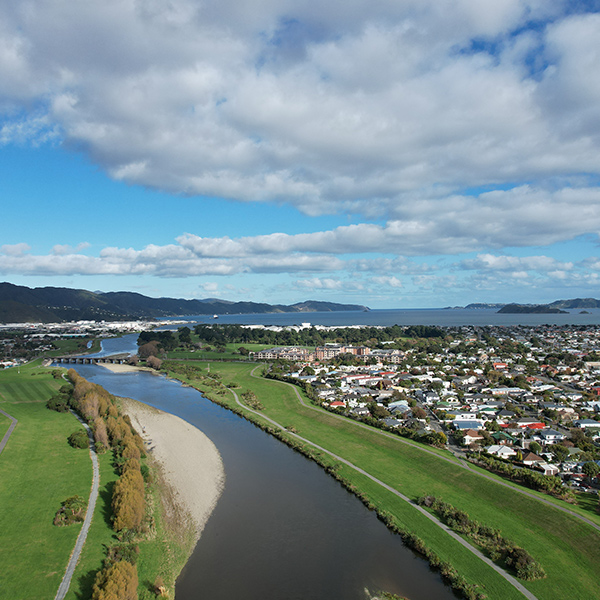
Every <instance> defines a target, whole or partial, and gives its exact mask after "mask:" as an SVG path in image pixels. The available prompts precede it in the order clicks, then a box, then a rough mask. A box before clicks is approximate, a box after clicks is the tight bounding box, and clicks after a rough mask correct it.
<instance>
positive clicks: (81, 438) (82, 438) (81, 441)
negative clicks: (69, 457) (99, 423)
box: [69, 429, 90, 448]
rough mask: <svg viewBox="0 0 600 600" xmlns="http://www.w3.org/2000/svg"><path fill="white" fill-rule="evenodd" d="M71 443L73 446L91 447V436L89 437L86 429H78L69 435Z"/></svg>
mask: <svg viewBox="0 0 600 600" xmlns="http://www.w3.org/2000/svg"><path fill="white" fill-rule="evenodd" d="M69 444H71V446H73V448H89V447H90V438H89V437H88V434H87V431H85V430H84V429H78V430H77V431H74V432H73V433H72V434H71V435H70V436H69Z"/></svg>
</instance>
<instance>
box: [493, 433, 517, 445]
mask: <svg viewBox="0 0 600 600" xmlns="http://www.w3.org/2000/svg"><path fill="white" fill-rule="evenodd" d="M492 438H494V441H495V442H496V444H499V445H500V446H512V445H513V444H514V443H515V442H516V440H515V438H514V437H513V436H512V435H510V434H509V433H507V432H506V431H495V432H494V433H492Z"/></svg>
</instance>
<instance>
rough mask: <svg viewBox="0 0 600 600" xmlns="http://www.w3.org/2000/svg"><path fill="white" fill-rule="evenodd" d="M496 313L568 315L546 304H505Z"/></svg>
mask: <svg viewBox="0 0 600 600" xmlns="http://www.w3.org/2000/svg"><path fill="white" fill-rule="evenodd" d="M498 312H499V313H506V314H542V315H549V314H562V315H565V314H568V313H567V312H566V311H564V310H561V309H560V308H556V307H553V306H550V305H548V304H507V305H506V306H503V307H502V308H501V309H500V310H499V311H498Z"/></svg>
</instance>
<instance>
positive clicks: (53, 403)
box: [46, 394, 69, 412]
mask: <svg viewBox="0 0 600 600" xmlns="http://www.w3.org/2000/svg"><path fill="white" fill-rule="evenodd" d="M46 407H47V408H49V409H50V410H55V411H56V412H69V397H68V396H66V395H64V394H55V395H54V396H52V398H50V400H48V402H46Z"/></svg>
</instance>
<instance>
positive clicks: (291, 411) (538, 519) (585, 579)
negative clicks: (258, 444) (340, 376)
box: [204, 363, 600, 600]
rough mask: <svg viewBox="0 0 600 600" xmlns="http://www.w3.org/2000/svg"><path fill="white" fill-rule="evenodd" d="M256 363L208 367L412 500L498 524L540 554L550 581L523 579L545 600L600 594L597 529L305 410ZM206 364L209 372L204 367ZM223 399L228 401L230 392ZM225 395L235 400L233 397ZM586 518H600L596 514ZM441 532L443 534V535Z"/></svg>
mask: <svg viewBox="0 0 600 600" xmlns="http://www.w3.org/2000/svg"><path fill="white" fill-rule="evenodd" d="M255 366H256V365H243V364H233V363H229V364H228V363H211V364H210V372H211V373H215V372H218V373H219V374H220V375H221V377H222V380H223V382H224V383H226V384H235V385H237V386H239V390H238V391H239V392H243V391H245V390H246V389H251V390H253V391H254V393H255V394H256V396H257V397H258V398H259V400H260V402H261V403H262V404H263V406H264V407H265V410H264V411H263V412H264V413H265V414H266V415H268V416H269V417H271V418H273V419H275V420H276V421H277V422H279V423H281V424H282V425H284V426H285V427H290V426H293V427H294V428H295V430H296V431H297V432H298V433H299V434H300V435H302V436H303V437H306V438H308V439H310V440H312V441H313V442H315V443H316V444H318V445H320V446H323V447H325V448H327V449H328V450H330V451H331V452H334V453H335V454H339V455H341V456H344V457H345V458H347V459H348V460H350V461H351V462H353V463H354V464H356V465H357V466H359V467H361V468H363V469H365V470H366V471H367V472H369V473H370V474H371V475H373V476H375V477H377V478H378V479H381V480H382V481H384V482H385V483H387V484H388V485H391V486H392V487H394V488H395V489H397V490H399V491H400V492H402V493H403V494H405V495H407V496H409V497H410V498H411V499H413V500H414V499H416V498H417V497H418V496H420V495H425V494H433V495H436V496H439V497H441V498H443V499H444V500H445V501H447V502H450V503H451V504H453V505H454V506H456V507H457V508H460V509H462V510H464V511H466V512H467V513H468V514H469V515H470V516H471V518H473V519H476V520H478V521H479V522H481V523H484V524H486V525H491V526H493V527H497V528H499V529H500V530H501V532H502V534H503V535H504V536H505V537H507V538H508V539H510V540H512V541H514V542H515V543H516V544H518V545H520V546H522V547H523V548H525V549H526V550H527V551H528V552H529V553H530V554H531V555H532V556H533V557H534V558H536V559H537V560H538V561H539V562H540V563H541V564H542V566H543V568H544V569H545V571H546V573H547V574H548V577H547V578H546V579H544V580H540V581H536V582H531V583H525V585H526V586H527V587H528V588H529V589H530V590H531V591H532V592H533V593H534V594H535V595H536V596H537V597H538V598H539V599H540V600H541V599H544V600H546V599H557V600H558V599H561V598H567V597H568V598H572V599H575V598H581V599H582V600H584V599H589V598H600V581H599V580H598V578H597V565H599V564H600V543H599V542H600V534H599V532H598V531H596V530H594V529H593V528H592V527H590V526H589V525H587V524H585V523H583V522H581V521H579V520H577V519H576V518H574V517H573V516H570V515H568V514H566V513H563V512H561V511H559V510H557V509H556V508H554V507H553V506H548V505H546V504H543V503H541V502H539V501H537V500H536V499H535V498H530V497H527V496H525V495H523V494H521V493H519V492H518V491H516V489H513V488H506V487H503V486H500V485H498V483H496V481H494V480H492V481H490V480H488V479H485V478H483V477H480V476H478V474H477V473H478V471H477V470H476V469H472V470H471V469H465V468H463V467H461V466H459V465H458V464H455V463H454V464H453V463H452V462H448V461H445V460H442V459H441V458H440V457H438V456H435V455H431V454H429V453H426V452H423V451H422V450H420V448H419V444H411V445H408V444H404V443H402V442H401V440H399V439H395V438H389V437H384V436H382V435H380V434H379V432H378V431H377V430H373V429H363V428H359V427H357V426H356V425H355V424H354V423H352V422H350V421H349V420H338V419H334V418H333V417H332V415H330V414H329V413H326V412H324V411H323V412H316V411H313V410H310V409H306V408H304V407H302V406H301V405H300V404H299V403H298V401H297V398H296V396H295V393H294V390H293V389H292V388H290V387H288V386H286V385H284V384H282V383H280V382H275V381H270V380H264V379H256V378H253V377H251V376H250V372H251V370H252V369H253V368H254V367H255ZM204 369H205V371H204V372H206V365H204ZM260 369H261V368H260V367H259V370H260ZM257 372H259V371H257ZM220 398H221V399H225V400H227V398H228V396H221V397H220ZM229 398H231V396H229ZM227 401H228V402H230V403H233V400H232V399H231V400H227ZM344 469H345V472H346V471H347V473H346V475H347V476H348V478H350V479H352V481H354V482H357V483H359V484H360V487H361V489H364V490H365V491H366V492H367V493H368V494H369V496H375V497H377V499H378V502H379V503H380V504H381V507H382V508H383V509H384V510H387V511H388V512H393V514H394V515H395V516H396V517H397V518H398V519H399V520H400V521H401V522H402V523H403V524H405V525H406V527H407V528H408V529H410V530H412V531H415V532H416V533H417V534H418V535H420V536H421V537H422V538H423V539H425V540H426V542H427V544H428V545H429V546H430V547H431V548H433V549H434V550H435V551H436V552H437V553H438V554H439V555H440V556H447V557H448V559H449V561H450V562H451V563H452V564H453V565H454V566H455V567H456V568H457V569H458V570H459V572H461V573H462V574H463V575H465V576H466V577H467V578H468V579H469V581H471V582H473V583H480V584H482V585H484V587H485V589H486V593H487V594H488V596H489V598H497V599H499V600H500V599H502V600H503V599H504V598H508V597H512V596H510V595H508V594H507V592H506V590H504V589H503V586H504V585H505V584H504V582H501V580H500V577H499V576H498V575H497V574H495V573H493V572H492V571H491V569H489V568H488V567H487V566H485V565H483V564H482V563H481V561H479V560H478V559H476V558H474V557H473V556H472V555H470V554H467V553H465V552H463V551H462V550H461V549H460V548H459V545H458V544H457V543H456V542H452V541H451V540H450V539H449V538H448V536H446V535H445V534H443V532H441V531H433V530H432V529H431V527H430V526H429V525H427V524H425V523H424V521H425V519H424V518H422V519H419V517H418V516H417V511H416V510H415V509H414V508H412V507H411V506H410V505H409V504H407V503H402V502H399V501H397V500H392V499H390V497H389V496H391V494H389V493H387V492H384V491H383V489H381V488H380V486H376V485H375V484H373V483H372V482H368V481H364V478H363V477H362V476H360V475H358V474H357V473H356V472H352V470H350V469H346V468H344ZM378 487H379V488H380V489H379V490H378V489H377V488H378ZM515 487H516V486H515ZM586 516H590V517H592V518H594V519H597V517H596V516H595V515H593V516H592V515H591V514H590V513H586ZM436 529H437V528H436ZM440 534H443V535H441V537H440ZM511 589H512V588H511ZM511 593H512V592H511ZM515 593H516V592H515ZM518 596H519V594H517V597H518Z"/></svg>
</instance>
